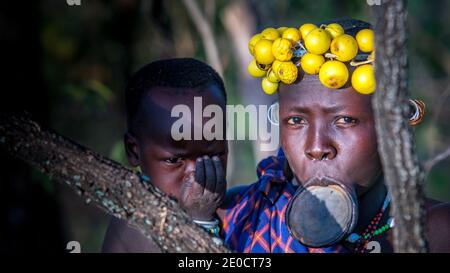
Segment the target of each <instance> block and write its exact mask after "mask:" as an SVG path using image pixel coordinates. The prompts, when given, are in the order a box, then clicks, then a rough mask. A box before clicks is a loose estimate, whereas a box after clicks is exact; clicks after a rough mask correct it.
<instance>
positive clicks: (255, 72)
mask: <svg viewBox="0 0 450 273" xmlns="http://www.w3.org/2000/svg"><path fill="white" fill-rule="evenodd" d="M247 71H248V73H249V74H250V75H252V76H253V77H255V78H261V77H264V76H265V75H266V73H267V71H264V70H262V69H261V68H259V66H258V64H257V63H256V60H253V61H251V62H250V63H249V64H248V66H247Z"/></svg>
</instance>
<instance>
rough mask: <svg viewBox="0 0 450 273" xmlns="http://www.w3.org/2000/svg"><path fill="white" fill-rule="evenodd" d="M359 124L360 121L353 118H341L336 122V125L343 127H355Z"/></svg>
mask: <svg viewBox="0 0 450 273" xmlns="http://www.w3.org/2000/svg"><path fill="white" fill-rule="evenodd" d="M357 123H358V120H357V119H354V118H352V117H340V118H338V119H337V120H336V124H337V125H341V126H353V125H355V124H357Z"/></svg>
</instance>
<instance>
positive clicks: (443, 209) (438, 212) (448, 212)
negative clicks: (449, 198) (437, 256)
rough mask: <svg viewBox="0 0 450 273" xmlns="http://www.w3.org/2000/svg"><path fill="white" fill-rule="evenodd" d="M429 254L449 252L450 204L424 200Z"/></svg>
mask: <svg viewBox="0 0 450 273" xmlns="http://www.w3.org/2000/svg"><path fill="white" fill-rule="evenodd" d="M425 207H426V211H427V221H426V223H427V239H428V244H429V251H430V252H450V202H439V201H436V200H431V199H427V200H426V205H425Z"/></svg>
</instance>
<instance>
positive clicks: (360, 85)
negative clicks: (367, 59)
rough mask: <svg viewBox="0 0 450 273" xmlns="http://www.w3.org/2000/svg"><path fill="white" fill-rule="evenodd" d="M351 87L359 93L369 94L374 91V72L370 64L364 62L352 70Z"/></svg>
mask: <svg viewBox="0 0 450 273" xmlns="http://www.w3.org/2000/svg"><path fill="white" fill-rule="evenodd" d="M352 87H353V89H355V90H356V91H358V92H359V93H361V94H371V93H373V92H374V91H375V87H376V82H375V73H374V71H373V66H372V65H370V64H364V65H361V66H358V67H357V68H356V69H355V71H353V74H352Z"/></svg>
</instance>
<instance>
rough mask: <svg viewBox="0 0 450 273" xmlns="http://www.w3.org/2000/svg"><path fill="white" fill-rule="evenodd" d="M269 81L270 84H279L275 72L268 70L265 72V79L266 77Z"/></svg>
mask: <svg viewBox="0 0 450 273" xmlns="http://www.w3.org/2000/svg"><path fill="white" fill-rule="evenodd" d="M266 78H267V79H268V80H269V81H271V82H280V79H279V78H278V76H277V74H275V72H274V71H273V69H270V70H269V71H268V72H267V77H266Z"/></svg>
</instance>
